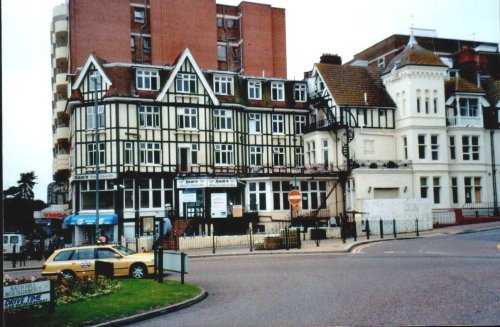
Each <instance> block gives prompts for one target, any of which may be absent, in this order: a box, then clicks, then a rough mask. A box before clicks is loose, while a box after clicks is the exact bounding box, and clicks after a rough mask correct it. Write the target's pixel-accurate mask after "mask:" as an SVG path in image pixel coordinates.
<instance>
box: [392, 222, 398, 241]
mask: <svg viewBox="0 0 500 327" xmlns="http://www.w3.org/2000/svg"><path fill="white" fill-rule="evenodd" d="M392 229H393V230H394V238H396V237H398V236H397V235H396V219H393V220H392Z"/></svg>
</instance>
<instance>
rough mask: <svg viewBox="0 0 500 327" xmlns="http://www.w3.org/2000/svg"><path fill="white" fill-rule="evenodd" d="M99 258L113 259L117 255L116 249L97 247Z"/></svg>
mask: <svg viewBox="0 0 500 327" xmlns="http://www.w3.org/2000/svg"><path fill="white" fill-rule="evenodd" d="M96 251H97V259H113V258H114V257H115V253H116V252H115V251H113V250H111V249H109V248H97V249H96Z"/></svg>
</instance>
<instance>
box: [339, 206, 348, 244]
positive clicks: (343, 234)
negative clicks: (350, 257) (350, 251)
mask: <svg viewBox="0 0 500 327" xmlns="http://www.w3.org/2000/svg"><path fill="white" fill-rule="evenodd" d="M339 216H340V222H341V225H340V235H341V237H342V242H344V243H345V241H346V239H347V228H348V221H347V216H344V215H343V214H342V213H340V214H339Z"/></svg>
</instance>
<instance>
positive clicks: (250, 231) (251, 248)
mask: <svg viewBox="0 0 500 327" xmlns="http://www.w3.org/2000/svg"><path fill="white" fill-rule="evenodd" d="M248 231H249V236H250V252H253V243H252V223H250V228H248Z"/></svg>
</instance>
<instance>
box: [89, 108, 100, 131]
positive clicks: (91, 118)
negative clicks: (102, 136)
mask: <svg viewBox="0 0 500 327" xmlns="http://www.w3.org/2000/svg"><path fill="white" fill-rule="evenodd" d="M94 112H95V108H94V107H88V108H87V129H95V120H96V116H95V114H94ZM97 112H98V117H97V125H98V128H104V106H98V107H97Z"/></svg>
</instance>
